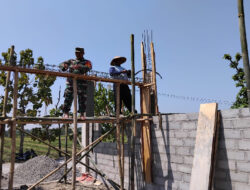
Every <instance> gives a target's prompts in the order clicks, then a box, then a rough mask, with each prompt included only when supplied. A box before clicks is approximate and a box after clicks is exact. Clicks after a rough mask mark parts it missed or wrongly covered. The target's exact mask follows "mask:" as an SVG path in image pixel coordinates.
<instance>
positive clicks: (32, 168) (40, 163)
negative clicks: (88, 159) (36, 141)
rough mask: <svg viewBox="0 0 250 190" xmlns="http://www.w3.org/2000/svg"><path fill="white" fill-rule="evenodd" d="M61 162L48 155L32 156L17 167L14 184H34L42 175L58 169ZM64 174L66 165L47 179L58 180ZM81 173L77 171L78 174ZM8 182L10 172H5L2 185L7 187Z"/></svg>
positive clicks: (69, 175)
mask: <svg viewBox="0 0 250 190" xmlns="http://www.w3.org/2000/svg"><path fill="white" fill-rule="evenodd" d="M59 165H60V163H59V162H58V161H56V160H54V159H52V158H50V157H48V156H38V157H35V158H32V159H30V160H28V161H26V162H24V163H22V164H18V166H17V167H16V168H15V173H14V186H18V185H23V184H33V183H35V182H37V181H38V180H40V179H41V178H42V177H44V176H45V175H47V174H48V173H49V172H51V171H52V170H54V169H56V168H57V167H58V166H59ZM63 174H64V167H62V168H61V169H60V170H58V171H57V172H56V173H54V174H53V175H52V176H50V177H49V178H47V179H46V180H45V181H54V180H58V179H60V178H61V177H62V175H63ZM71 175H72V172H69V174H68V178H70V177H71ZM79 175H80V173H79V172H77V176H79ZM7 184H8V174H4V175H3V177H2V186H3V187H7Z"/></svg>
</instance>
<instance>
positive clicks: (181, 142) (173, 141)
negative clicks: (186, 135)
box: [169, 138, 184, 146]
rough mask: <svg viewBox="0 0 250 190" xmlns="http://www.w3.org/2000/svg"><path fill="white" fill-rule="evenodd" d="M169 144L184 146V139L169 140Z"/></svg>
mask: <svg viewBox="0 0 250 190" xmlns="http://www.w3.org/2000/svg"><path fill="white" fill-rule="evenodd" d="M169 144H170V145H171V146H183V145H184V143H183V140H182V139H177V138H169Z"/></svg>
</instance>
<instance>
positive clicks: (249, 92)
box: [238, 0, 250, 111]
mask: <svg viewBox="0 0 250 190" xmlns="http://www.w3.org/2000/svg"><path fill="white" fill-rule="evenodd" d="M238 14H239V28H240V42H241V51H242V59H243V68H244V73H245V79H246V82H247V98H248V107H249V111H250V69H249V57H248V48H247V36H246V27H245V15H244V3H243V0H238Z"/></svg>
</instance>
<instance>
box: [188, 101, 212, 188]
mask: <svg viewBox="0 0 250 190" xmlns="http://www.w3.org/2000/svg"><path fill="white" fill-rule="evenodd" d="M216 118H217V104H216V103H210V104H201V106H200V113H199V118H198V126H197V133H196V143H195V149H194V160H193V168H192V174H191V180H190V190H208V188H209V184H210V175H211V168H212V166H213V163H212V157H213V148H214V139H215V131H216V126H217V125H216Z"/></svg>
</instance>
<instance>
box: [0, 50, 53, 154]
mask: <svg viewBox="0 0 250 190" xmlns="http://www.w3.org/2000/svg"><path fill="white" fill-rule="evenodd" d="M9 52H10V49H8V52H3V53H2V56H3V58H4V61H5V64H6V65H8V64H9V63H8V61H7V60H9V55H10V53H9ZM19 55H20V60H19V61H18V62H17V56H15V57H14V59H15V65H18V66H22V67H28V68H29V67H35V68H39V69H44V68H45V66H44V60H43V58H42V57H39V58H38V59H37V62H36V63H35V62H34V58H33V52H32V50H30V49H26V50H22V51H21V52H20V54H19ZM17 63H18V64H17ZM55 79H56V78H55V77H51V76H46V77H44V76H41V75H32V74H27V73H19V81H18V96H17V97H18V112H17V114H18V115H20V116H33V117H35V116H37V115H38V114H40V111H41V108H42V106H43V103H44V104H45V106H48V105H49V104H51V103H52V94H51V89H50V87H51V86H52V85H53V84H54V81H55ZM5 81H6V73H5V72H3V71H2V72H1V74H0V85H1V86H4V85H5ZM9 85H10V88H9V99H8V105H7V113H9V112H10V110H11V107H12V105H11V99H12V97H13V82H12V80H11V81H10V84H9ZM0 100H1V104H0V105H1V106H2V104H3V96H1V99H0ZM1 106H0V108H2V107H1ZM19 127H21V128H22V129H24V125H19ZM23 142H24V134H23V133H21V138H20V148H19V153H21V154H22V153H23Z"/></svg>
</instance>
